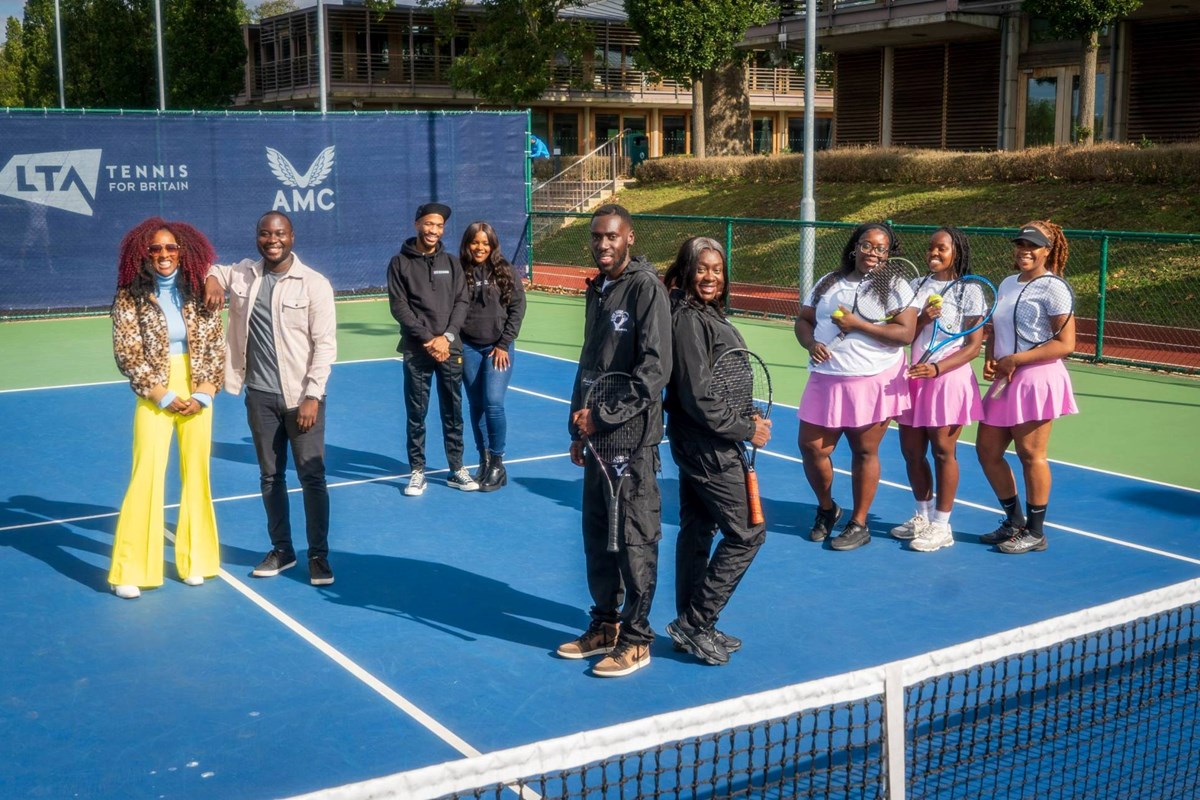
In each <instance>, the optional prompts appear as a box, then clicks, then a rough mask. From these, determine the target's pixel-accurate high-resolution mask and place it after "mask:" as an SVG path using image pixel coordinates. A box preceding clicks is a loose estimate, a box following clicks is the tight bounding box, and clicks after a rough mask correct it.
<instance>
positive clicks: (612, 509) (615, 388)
mask: <svg viewBox="0 0 1200 800" xmlns="http://www.w3.org/2000/svg"><path fill="white" fill-rule="evenodd" d="M636 400H637V392H636V391H635V390H634V387H633V378H632V377H631V376H630V375H629V374H628V373H625V372H605V373H603V374H601V375H600V376H598V377H597V378H596V379H595V380H594V381H592V385H591V386H590V387H588V391H587V395H586V396H585V397H584V400H583V405H584V407H585V408H587V409H589V410H590V411H591V412H592V413H591V417H592V421H593V422H594V423H595V425H596V428H597V430H596V432H595V433H593V434H592V435H591V436H586V435H585V436H584V437H583V443H584V445H585V446H586V447H587V450H588V452H589V453H591V454H592V458H594V459H596V463H597V464H599V465H600V472H601V473H603V475H604V480H605V482H606V483H607V484H608V552H610V553H615V552H617V550H618V549H620V531H621V520H620V516H619V514H620V511H621V489H622V487H623V486H624V484H625V476H626V475H627V474H628V472H629V466H630V464H632V463H633V456H634V454H635V453H636V452H637V450H638V448H640V447H641V446H642V441H643V439H645V438H646V417H647V412H645V411H643V412H642V413H639V414H635V415H634V416H632V417H628V418H626V419H620V418H619V414H620V413H621V410H622V409H623V408H628V406H629V405H630V404H631V403H634V402H636ZM612 420H618V421H617V423H616V424H615V425H614V424H612Z"/></svg>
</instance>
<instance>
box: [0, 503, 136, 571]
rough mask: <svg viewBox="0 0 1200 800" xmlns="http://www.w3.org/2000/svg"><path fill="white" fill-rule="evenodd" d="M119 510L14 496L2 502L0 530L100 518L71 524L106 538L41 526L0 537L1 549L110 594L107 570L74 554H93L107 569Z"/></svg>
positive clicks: (64, 528) (0, 506)
mask: <svg viewBox="0 0 1200 800" xmlns="http://www.w3.org/2000/svg"><path fill="white" fill-rule="evenodd" d="M116 511H117V509H115V508H112V507H110V506H96V505H89V504H86V503H68V502H64V501H61V500H48V499H46V498H44V497H36V496H34V495H14V496H12V497H10V498H8V500H5V501H3V502H0V527H10V526H17V525H30V524H36V523H44V522H47V521H48V520H58V519H73V518H77V517H94V516H100V515H105V516H100V518H99V519H83V520H79V521H78V522H73V523H70V525H71V526H72V527H78V528H86V529H88V530H94V531H96V532H98V533H100V534H103V538H102V539H101V540H97V539H93V538H91V537H90V536H84V535H82V534H79V533H76V532H75V531H73V530H72V529H71V527H68V526H67V525H64V524H58V523H55V524H52V525H38V526H37V527H35V528H25V529H22V530H15V531H4V532H3V533H0V547H11V548H13V549H14V550H17V551H18V552H21V553H24V554H25V555H27V556H29V557H31V558H35V559H37V560H38V561H41V562H42V563H44V564H46V566H48V567H50V568H51V569H53V570H54V571H55V572H57V573H59V574H60V575H62V576H63V577H65V578H70V579H71V580H73V581H75V582H76V583H79V584H82V585H83V586H86V587H88V588H90V589H94V590H95V591H97V592H108V569H107V566H105V567H97V566H95V565H93V564H90V563H88V562H87V561H85V560H84V559H81V558H79V557H78V556H77V555H75V553H77V552H83V553H93V554H95V555H96V556H99V557H101V558H102V559H103V560H104V563H105V564H106V565H107V563H108V560H109V558H110V557H111V556H112V533H113V527H114V526H115V525H116V517H115V516H109V515H112V514H115V512H116Z"/></svg>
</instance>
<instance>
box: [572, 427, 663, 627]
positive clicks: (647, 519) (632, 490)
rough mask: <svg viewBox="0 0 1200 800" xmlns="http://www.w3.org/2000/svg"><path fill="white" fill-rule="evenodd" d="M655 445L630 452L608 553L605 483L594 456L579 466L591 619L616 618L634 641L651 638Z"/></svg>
mask: <svg viewBox="0 0 1200 800" xmlns="http://www.w3.org/2000/svg"><path fill="white" fill-rule="evenodd" d="M658 469H659V460H658V447H643V448H642V449H641V450H639V451H638V452H637V454H636V455H634V458H633V463H632V464H630V466H629V477H628V478H626V479H625V482H624V485H623V489H622V491H621V504H620V509H621V512H620V513H621V526H620V537H621V538H620V550H619V551H618V552H616V553H610V552H608V488H607V483H606V482H605V480H604V475H603V474H601V472H600V467H599V466H597V464H596V460H595V459H594V458H592V456H591V455H588V456H587V461H586V462H585V464H584V470H583V554H584V560H585V561H586V563H587V581H588V590H589V591H590V592H591V595H592V604H593V605H592V611H591V614H592V619H595V620H598V621H600V622H617V621H618V620H619V621H620V623H621V633H620V638H621V640H623V641H628V642H632V643H634V644H648V643H650V642H651V641H653V640H654V631H653V630H652V629H651V628H650V605H651V604H652V603H653V602H654V589H655V587H656V585H657V584H658V543H659V540H660V539H662V495H661V493H660V492H659V488H658V481H657V480H656V479H655V473H656V472H658Z"/></svg>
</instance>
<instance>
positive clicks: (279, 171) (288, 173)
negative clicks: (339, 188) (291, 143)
mask: <svg viewBox="0 0 1200 800" xmlns="http://www.w3.org/2000/svg"><path fill="white" fill-rule="evenodd" d="M267 163H268V164H270V165H271V172H273V173H275V177H276V178H278V179H279V182H280V183H282V184H283V185H284V186H291V187H292V196H291V203H290V204H289V203H288V194H287V191H286V190H284V189H280V190H279V191H277V192H275V204H274V205H273V206H271V208H272V210H274V211H283V212H285V213H289V214H290V213H292V212H294V211H316V210H317V209H318V208H319V209H321V210H322V211H332V210H333V205H334V203H333V189H329V188H325V189H321V190H320V191H318V190H317V187H318V186H320V185H321V184H322V183H323V182H324V181H325V179H326V178H328V177H329V173H330V172H332V171H333V146H332V145H331V146H329V147H326V148H325V149H324V150H322V151H321V153H320V155H318V156H317V158H316V160H315V161H313V162H312V165H311V166H309V168H308V172H305V173H304V174H303V175H301V174H300V173H299V172H297V171H296V168H295V167H293V166H292V162H290V161H288V160H287V159H286V158H285V157H284V155H283V153H281V152H279V151H278V150H276V149H274V148H272V147H268V148H267Z"/></svg>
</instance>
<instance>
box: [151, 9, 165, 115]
mask: <svg viewBox="0 0 1200 800" xmlns="http://www.w3.org/2000/svg"><path fill="white" fill-rule="evenodd" d="M154 46H155V49H156V54H155V55H156V58H157V60H158V110H159V111H166V110H167V85H166V78H165V74H166V72H165V70H164V69H163V35H162V2H161V0H154Z"/></svg>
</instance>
